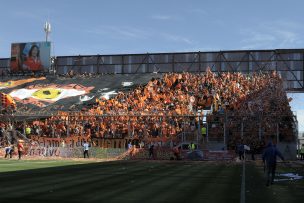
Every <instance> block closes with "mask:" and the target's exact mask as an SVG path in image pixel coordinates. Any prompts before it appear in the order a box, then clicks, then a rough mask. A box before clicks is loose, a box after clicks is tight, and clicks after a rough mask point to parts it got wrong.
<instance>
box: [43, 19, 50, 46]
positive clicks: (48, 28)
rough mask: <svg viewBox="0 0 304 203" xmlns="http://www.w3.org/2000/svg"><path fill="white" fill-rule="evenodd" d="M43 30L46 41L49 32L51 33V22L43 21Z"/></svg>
mask: <svg viewBox="0 0 304 203" xmlns="http://www.w3.org/2000/svg"><path fill="white" fill-rule="evenodd" d="M44 32H45V41H46V42H47V41H48V38H49V34H50V33H51V24H50V23H49V22H48V21H46V22H45V23H44Z"/></svg>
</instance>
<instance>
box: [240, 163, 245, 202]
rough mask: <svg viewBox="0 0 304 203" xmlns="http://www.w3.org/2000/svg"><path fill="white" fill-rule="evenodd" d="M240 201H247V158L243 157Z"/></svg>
mask: <svg viewBox="0 0 304 203" xmlns="http://www.w3.org/2000/svg"><path fill="white" fill-rule="evenodd" d="M240 203H245V158H244V159H243V174H242V184H241V198H240Z"/></svg>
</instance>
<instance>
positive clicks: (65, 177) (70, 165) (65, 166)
mask: <svg viewBox="0 0 304 203" xmlns="http://www.w3.org/2000/svg"><path fill="white" fill-rule="evenodd" d="M292 170H294V168H293V169H291V168H285V166H283V165H279V166H278V172H284V171H285V172H295V171H292ZM299 170H300V173H301V170H302V169H301V168H300V169H299ZM298 172H299V171H298ZM302 172H303V171H302ZM242 174H243V165H242V164H241V163H232V162H182V161H180V162H178V161H162V162H161V161H109V162H96V161H72V160H70V161H69V160H58V161H57V160H21V161H18V160H3V159H0V202H1V203H5V202H20V203H22V202H41V203H44V202H55V203H56V202H143V203H147V202H185V203H188V202H207V203H209V202H220V203H226V202H233V203H237V202H241V199H242V200H244V201H243V202H258V203H262V202H267V203H269V202H288V203H290V202H297V203H299V202H301V201H302V200H303V195H304V192H303V191H304V180H297V181H281V182H276V183H275V184H274V185H271V186H270V187H266V186H265V180H264V177H263V176H264V174H263V167H262V166H259V165H258V164H255V163H252V162H247V163H246V165H245V178H244V177H243V176H242ZM301 175H303V173H302V174H301ZM243 178H244V181H243ZM242 182H243V184H242ZM242 195H243V197H242Z"/></svg>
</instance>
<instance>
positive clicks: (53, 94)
mask: <svg viewBox="0 0 304 203" xmlns="http://www.w3.org/2000/svg"><path fill="white" fill-rule="evenodd" d="M60 94H61V90H58V89H53V88H46V89H40V90H37V91H36V92H34V93H33V94H32V96H33V97H36V98H37V99H56V98H57V97H58V96H59V95H60Z"/></svg>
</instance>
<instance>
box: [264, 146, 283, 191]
mask: <svg viewBox="0 0 304 203" xmlns="http://www.w3.org/2000/svg"><path fill="white" fill-rule="evenodd" d="M277 156H279V157H280V158H281V159H282V160H283V161H284V157H283V155H282V154H281V152H280V151H279V150H278V149H277V148H276V146H275V145H273V144H272V142H269V143H268V145H267V147H266V149H265V150H264V152H263V157H262V158H263V162H264V166H266V172H267V182H266V186H269V184H273V181H274V177H275V172H276V166H277Z"/></svg>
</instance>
